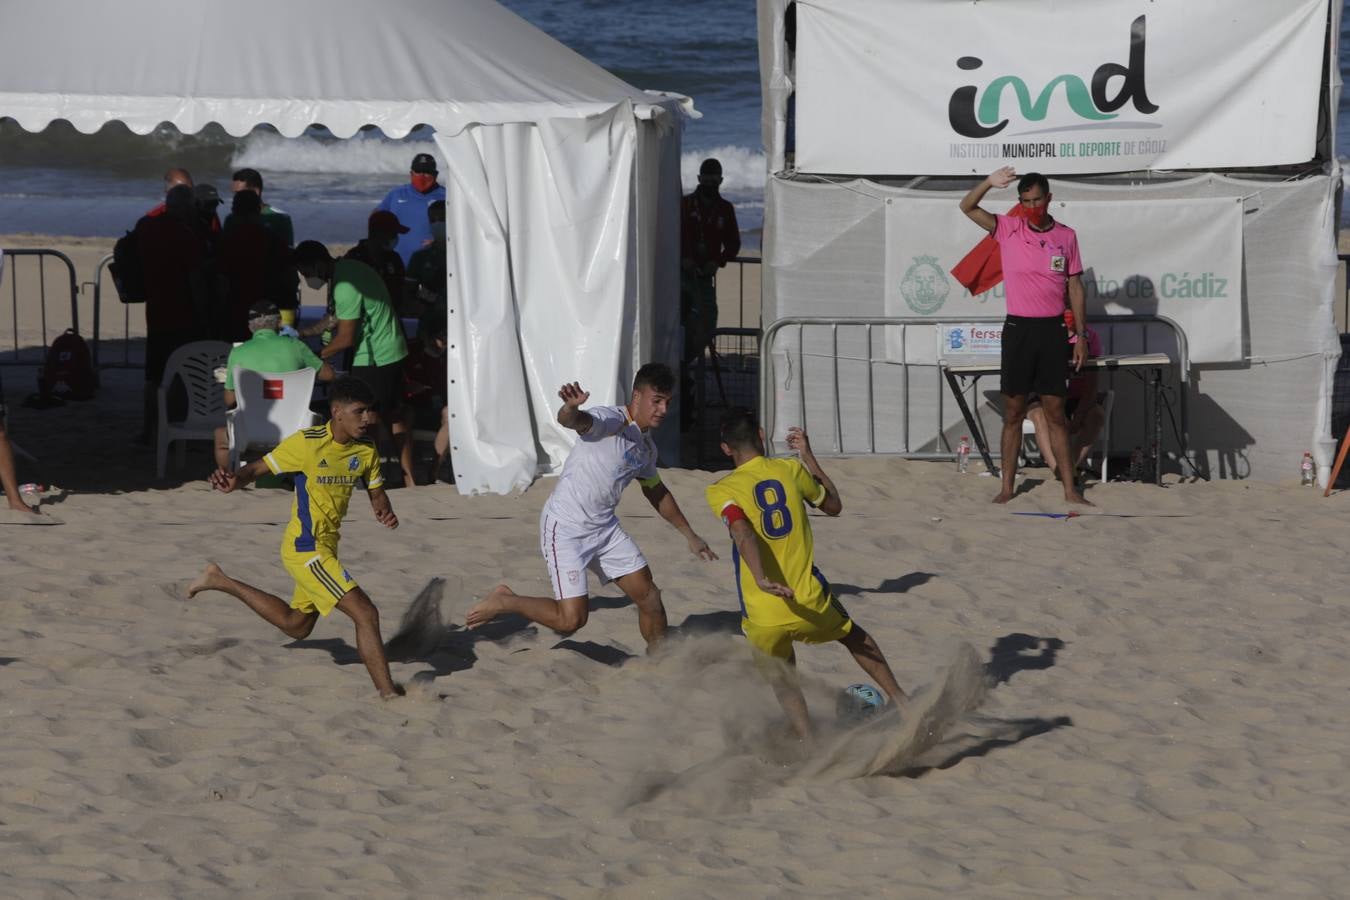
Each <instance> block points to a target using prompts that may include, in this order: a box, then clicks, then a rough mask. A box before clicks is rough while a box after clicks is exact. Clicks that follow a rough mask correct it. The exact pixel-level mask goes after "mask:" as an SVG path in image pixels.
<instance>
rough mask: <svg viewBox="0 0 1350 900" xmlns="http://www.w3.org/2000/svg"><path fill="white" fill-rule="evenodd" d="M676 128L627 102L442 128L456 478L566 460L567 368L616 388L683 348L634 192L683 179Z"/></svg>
mask: <svg viewBox="0 0 1350 900" xmlns="http://www.w3.org/2000/svg"><path fill="white" fill-rule="evenodd" d="M658 128H663V129H664V130H665V132H666V133H664V134H662V133H659V132H658V131H657V129H658ZM676 128H677V126H676V124H675V123H674V122H673V121H666V122H663V123H662V124H661V125H660V126H658V125H655V124H651V123H639V122H638V121H637V120H636V119H635V118H634V116H633V111H632V108H631V106H629V105H628V104H626V103H625V104H622V105H620V106H618V107H615V109H614V110H612V111H611V112H610V113H609V114H607V115H601V116H593V117H590V118H585V119H557V120H550V121H546V122H542V123H539V124H538V125H501V126H483V127H475V128H469V129H467V130H465V131H463V132H461V133H459V134H458V135H451V136H441V135H437V138H436V143H437V145H438V146H439V147H440V148H441V150H442V152H443V153H444V154H445V157H446V160H447V163H448V166H449V168H450V170H451V175H452V178H453V186H452V188H451V190H449V191H447V221H448V223H449V227H448V231H449V233H450V235H451V236H452V239H451V257H450V258H451V260H452V265H451V267H450V268H451V271H452V272H454V273H455V277H451V278H450V283H449V289H450V293H449V296H450V297H451V302H450V304H449V310H450V315H449V332H448V333H449V344H450V348H449V350H448V354H447V360H448V370H449V373H448V377H449V380H450V383H449V385H448V393H447V397H448V398H449V407H450V410H451V415H452V416H453V418H452V419H451V422H450V433H451V454H452V456H453V459H454V466H455V475H456V485H457V487H458V489H459V490H460V491H461V492H462V493H478V492H484V491H487V492H494V493H503V492H507V491H511V490H518V489H522V488H524V487H526V486H528V485H529V484H530V483H531V482H532V481H533V480H534V479H535V478H536V477H537V476H538V475H540V474H544V473H547V472H551V471H554V470H556V469H557V468H558V467H560V466H561V465H562V462H563V460H564V459H565V458H566V456H567V452H568V450H570V448H571V447H572V444H573V441H574V439H575V435H574V434H573V433H572V432H569V431H567V430H566V429H563V428H562V427H560V426H559V425H558V424H557V421H556V419H555V418H554V413H555V412H556V410H557V406H558V403H559V400H558V397H557V392H558V387H559V386H560V385H561V384H563V383H564V382H569V381H577V382H580V383H581V385H582V387H583V388H585V389H587V390H589V391H590V392H591V402H592V403H617V402H622V401H625V400H626V399H627V397H628V393H629V388H630V386H631V384H632V379H633V375H634V374H635V373H636V371H637V369H638V367H639V366H641V365H642V363H643V362H646V361H649V360H662V361H665V362H668V363H674V362H675V354H674V347H673V346H671V345H669V342H665V343H662V342H659V341H657V340H656V335H657V333H658V332H660V333H666V334H668V333H671V332H673V331H674V325H675V324H676V323H675V321H674V316H675V311H676V310H677V309H678V306H677V304H676V302H675V299H674V296H673V295H672V294H671V292H670V290H669V289H668V288H669V285H670V283H671V282H669V281H665V282H662V281H659V280H658V279H656V278H655V277H653V274H652V272H650V271H649V270H651V269H653V268H654V267H655V265H656V263H657V258H658V255H659V256H660V257H670V256H672V254H671V252H670V250H671V248H670V247H669V246H662V245H659V244H658V243H657V242H656V241H655V240H652V239H651V238H650V237H648V238H647V239H645V240H644V241H643V242H641V243H639V241H638V237H637V236H638V235H639V234H641V233H648V234H650V233H651V232H652V231H653V230H654V228H655V227H656V225H657V223H656V222H652V221H650V220H648V221H646V222H644V221H643V220H642V219H641V217H640V216H639V210H638V208H637V207H638V204H639V201H641V203H643V204H645V205H647V206H655V205H656V202H657V200H658V198H661V199H664V200H665V201H667V202H666V203H665V204H664V205H665V206H666V207H670V206H671V204H670V203H669V200H670V199H671V197H673V196H678V194H679V173H678V171H673V170H671V168H670V167H668V166H667V167H665V168H664V169H663V168H662V167H661V165H660V160H661V159H662V158H675V159H678V156H679V143H678V132H677V130H676ZM639 129H651V130H652V133H651V134H649V135H648V139H647V140H645V141H640V140H639ZM639 148H641V151H642V154H643V156H644V157H645V158H643V159H642V160H641V161H639ZM672 179H673V180H672ZM644 212H645V210H644ZM667 237H669V233H668V232H667ZM675 239H676V240H678V236H676V237H675ZM663 289H665V290H664V291H663ZM663 294H665V295H670V296H664V295H663ZM663 318H664V319H666V320H670V321H664V322H663V321H661V320H662V319H663ZM662 325H664V328H662V327H661V326H662Z"/></svg>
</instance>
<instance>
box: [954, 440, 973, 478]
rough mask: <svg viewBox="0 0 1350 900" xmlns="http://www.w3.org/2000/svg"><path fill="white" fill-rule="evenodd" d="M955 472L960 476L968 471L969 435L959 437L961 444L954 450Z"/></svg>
mask: <svg viewBox="0 0 1350 900" xmlns="http://www.w3.org/2000/svg"><path fill="white" fill-rule="evenodd" d="M956 471H958V472H960V473H961V474H962V475H964V474H966V473H967V472H969V471H970V435H968V434H963V435H961V443H960V445H959V446H958V447H957V448H956Z"/></svg>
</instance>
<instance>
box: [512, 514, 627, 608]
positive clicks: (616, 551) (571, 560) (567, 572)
mask: <svg viewBox="0 0 1350 900" xmlns="http://www.w3.org/2000/svg"><path fill="white" fill-rule="evenodd" d="M539 549H540V550H541V551H542V552H543V554H544V562H545V563H546V564H547V565H548V575H549V580H550V581H551V582H552V584H553V598H554V599H555V600H566V599H567V598H569V597H585V596H586V594H587V591H586V570H587V569H589V570H590V571H592V572H594V573H595V576H596V577H597V578H599V579H600V583H601V584H608V583H609V582H611V581H613V580H614V579H616V578H622V577H623V576H625V575H629V574H631V573H633V572H636V571H638V570H639V569H642V568H643V567H645V566H646V565H647V558H646V557H644V556H643V555H642V551H641V550H639V549H638V545H637V544H636V543H635V542H634V541H633V539H632V538H631V537H629V536H628V532H626V531H624V530H623V527H622V526H621V525H619V520H618V519H615V520H614V522H613V523H612V524H609V525H601V526H600V527H598V528H596V527H594V526H589V525H573V524H571V523H570V522H562V521H559V520H558V519H557V518H556V517H554V516H551V515H549V513H548V510H545V511H544V513H543V514H542V515H541V516H540V517H539Z"/></svg>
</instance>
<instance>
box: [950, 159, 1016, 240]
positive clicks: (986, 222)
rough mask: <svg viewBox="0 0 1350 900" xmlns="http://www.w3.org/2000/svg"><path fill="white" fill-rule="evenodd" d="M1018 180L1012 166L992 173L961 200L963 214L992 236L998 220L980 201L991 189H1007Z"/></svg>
mask: <svg viewBox="0 0 1350 900" xmlns="http://www.w3.org/2000/svg"><path fill="white" fill-rule="evenodd" d="M1016 178H1017V172H1016V171H1014V170H1013V167H1012V166H1004V167H1003V168H1001V169H996V170H995V171H993V172H992V173H990V175H989V177H988V178H986V179H985V180H984V181H981V182H980V183H979V184H977V185H975V186H974V187H973V188H971V189H970V190H969V191H968V192H967V193H966V195H965V196H964V197H962V198H961V212H963V213H965V214H966V215H967V216H969V217H970V220H971V221H972V222H974V223H975V224H976V225H978V226H980V227H981V228H983V229H984V230H985V231H987V232H989V233H990V234H993V233H994V229H995V228H997V227H998V219H997V218H995V216H994V214H993V213H991V212H989V211H987V210H985V209H983V208H982V207H981V206H980V201H981V200H983V199H984V195H985V194H987V193H989V189H990V188H1005V187H1007V186H1008V185H1010V184H1012V183H1013V181H1014V180H1015V179H1016Z"/></svg>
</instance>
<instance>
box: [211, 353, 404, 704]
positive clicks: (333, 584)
mask: <svg viewBox="0 0 1350 900" xmlns="http://www.w3.org/2000/svg"><path fill="white" fill-rule="evenodd" d="M328 399H329V402H330V405H331V411H332V419H331V420H330V421H329V423H328V424H327V425H320V426H317V427H314V428H306V429H303V430H301V431H297V432H296V433H295V434H293V435H291V436H290V437H288V438H286V440H284V441H282V442H281V443H280V444H278V445H277V447H276V449H275V450H273V451H272V452H271V453H269V454H267V455H266V456H265V457H263V458H262V459H260V460H258V461H257V462H253V463H250V464H249V465H247V466H245V467H244V468H242V469H240V470H239V471H238V472H227V471H225V470H224V469H217V470H216V471H215V472H213V473H212V474H211V485H212V487H214V488H215V489H216V490H218V491H222V492H224V493H227V494H228V493H229V492H230V491H234V490H238V489H239V488H241V487H243V486H244V485H246V484H249V483H251V482H252V481H253V480H254V479H256V478H257V477H258V476H260V475H262V474H264V473H266V472H271V473H273V474H281V473H283V472H294V473H295V502H294V504H293V505H292V507H291V521H290V524H289V525H287V526H286V532H285V535H284V536H283V537H282V540H281V563H282V565H284V566H285V567H286V571H287V572H289V573H290V575H291V577H292V578H293V579H295V591H294V593H293V594H292V595H291V602H290V603H289V604H287V603H286V602H285V601H283V600H282V599H281V598H280V597H277V596H276V595H274V594H269V593H267V592H266V591H263V590H260V589H259V588H256V587H253V586H252V585H249V584H245V583H244V582H242V581H238V580H236V579H234V578H231V577H230V576H228V575H226V574H225V573H224V572H223V571H222V570H221V568H220V566H218V565H216V564H215V563H209V564H207V566H206V570H205V571H203V572H202V575H201V577H200V578H198V579H197V580H196V581H195V582H193V584H192V585H190V586H189V587H188V597H189V598H191V597H195V596H196V595H197V594H200V593H201V592H202V591H222V592H224V593H226V594H229V595H230V596H232V597H235V598H237V599H239V600H242V601H243V602H244V604H245V605H247V606H248V607H249V608H250V609H252V610H253V611H254V612H256V613H257V614H258V615H260V616H262V617H263V618H264V619H266V620H267V621H268V622H271V623H272V624H273V625H275V626H276V627H277V628H280V629H281V630H282V631H283V632H284V633H285V634H286V635H287V636H289V637H292V638H294V639H295V640H297V641H298V640H301V639H303V638H305V637H308V636H309V633H310V632H311V631H313V630H314V623H315V622H317V621H318V619H319V616H327V615H328V614H329V613H331V612H332V611H333V610H334V609H339V610H341V611H342V612H344V613H346V614H347V615H348V616H349V617H350V618H351V620H352V623H353V624H355V626H356V650H357V652H358V653H360V654H361V661H362V662H363V663H365V664H366V671H367V672H369V673H370V680H371V681H373V682H375V687H376V689H377V690H378V691H379V692H380V696H381V697H393V696H397V695H399V694H402V693H403V688H402V687H400V686H399V685H397V684H395V683H394V679H393V677H392V676H390V674H389V662H388V660H387V659H386V658H385V655H384V641H383V640H382V639H381V638H380V613H379V610H377V609H376V608H375V604H374V603H372V602H371V600H370V597H368V596H367V595H366V592H365V591H363V590H361V588H360V586H359V585H357V583H356V581H355V580H353V579H352V577H351V575H349V574H347V570H346V568H345V567H344V566H343V565H342V563H341V562H339V561H338V555H337V549H338V539H339V534H338V530H339V529H340V528H341V527H342V518H343V516H345V515H346V514H347V504H348V502H349V501H350V500H351V496H352V489H353V488H354V487H355V486H356V484H357V482H358V481H360V480H362V479H364V480H365V482H366V491H367V492H368V494H369V495H370V505H371V508H372V509H374V511H375V520H376V521H377V522H379V523H380V524H381V525H383V526H385V527H386V528H397V527H398V516H396V515H394V510H393V507H392V506H390V504H389V496H388V495H387V494H386V493H385V492H384V479H383V477H381V475H380V455H379V453H378V452H377V451H376V449H375V445H374V443H373V442H372V441H370V440H369V439H368V438H367V437H366V435H367V433H368V432H369V431H370V429H371V428H373V427H374V425H375V412H374V406H375V396H374V394H373V393H372V392H371V390H370V388H369V387H367V386H366V385H365V383H364V382H361V381H359V380H357V379H355V378H341V379H338V380H337V381H334V382H333V383H332V385H331V386H330V387H329V388H328Z"/></svg>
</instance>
